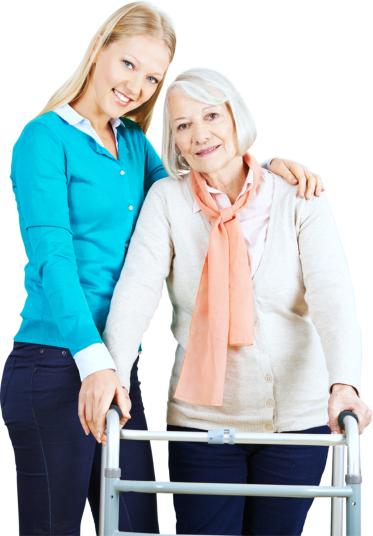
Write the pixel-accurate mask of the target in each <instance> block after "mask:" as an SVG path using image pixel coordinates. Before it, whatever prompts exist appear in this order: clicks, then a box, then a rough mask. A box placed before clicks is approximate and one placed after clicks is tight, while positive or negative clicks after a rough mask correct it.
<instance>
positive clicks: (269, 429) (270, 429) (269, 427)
mask: <svg viewBox="0 0 373 536" xmlns="http://www.w3.org/2000/svg"><path fill="white" fill-rule="evenodd" d="M265 429H266V430H268V432H272V430H273V426H272V424H266V426H265Z"/></svg>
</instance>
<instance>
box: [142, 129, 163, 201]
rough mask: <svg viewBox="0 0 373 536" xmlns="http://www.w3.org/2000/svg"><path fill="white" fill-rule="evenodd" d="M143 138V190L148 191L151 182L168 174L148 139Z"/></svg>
mask: <svg viewBox="0 0 373 536" xmlns="http://www.w3.org/2000/svg"><path fill="white" fill-rule="evenodd" d="M144 138H145V177H144V191H145V193H148V191H149V189H150V187H151V186H152V184H154V183H155V182H156V181H158V180H159V179H164V178H165V177H167V176H168V174H167V171H166V170H165V169H164V167H163V164H162V160H161V159H160V157H159V156H158V154H157V152H156V150H155V149H154V147H153V146H152V144H151V143H150V141H149V140H148V138H147V137H146V136H144Z"/></svg>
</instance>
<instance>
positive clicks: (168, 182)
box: [149, 174, 189, 197]
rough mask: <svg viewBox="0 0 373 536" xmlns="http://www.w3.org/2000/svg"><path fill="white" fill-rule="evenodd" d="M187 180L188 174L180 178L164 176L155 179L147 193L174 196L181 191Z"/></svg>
mask: <svg viewBox="0 0 373 536" xmlns="http://www.w3.org/2000/svg"><path fill="white" fill-rule="evenodd" d="M188 180H189V174H188V175H185V176H184V177H181V178H174V177H165V178H164V179H160V180H158V181H156V182H155V183H154V184H153V185H152V187H151V188H150V190H149V193H150V192H152V193H153V194H157V195H159V196H161V197H168V196H170V195H172V196H174V195H177V194H178V193H182V191H183V189H184V188H185V186H186V183H187V181H188Z"/></svg>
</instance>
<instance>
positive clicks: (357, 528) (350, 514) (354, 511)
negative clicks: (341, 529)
mask: <svg viewBox="0 0 373 536" xmlns="http://www.w3.org/2000/svg"><path fill="white" fill-rule="evenodd" d="M355 422H356V421H355ZM346 431H347V430H346ZM350 486H351V488H352V491H353V493H352V495H351V497H349V498H348V499H347V504H346V536H361V484H350Z"/></svg>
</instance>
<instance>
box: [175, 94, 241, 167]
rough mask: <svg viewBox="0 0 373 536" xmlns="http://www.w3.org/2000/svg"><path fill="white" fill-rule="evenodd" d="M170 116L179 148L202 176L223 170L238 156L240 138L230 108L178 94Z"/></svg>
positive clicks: (190, 164) (225, 105)
mask: <svg viewBox="0 0 373 536" xmlns="http://www.w3.org/2000/svg"><path fill="white" fill-rule="evenodd" d="M169 114H170V122H171V127H172V131H173V134H174V138H175V143H176V146H177V147H178V149H179V151H180V152H181V154H182V156H183V157H184V158H185V160H186V161H187V162H188V164H189V166H190V167H191V168H192V169H194V170H195V171H199V172H200V173H214V172H216V171H219V170H221V169H222V168H224V166H226V165H227V164H228V163H229V162H231V161H232V160H233V159H234V158H235V157H236V156H237V135H236V127H235V124H234V120H233V117H232V113H231V111H230V109H229V107H228V106H227V104H225V103H224V104H214V105H211V104H206V103H203V102H199V101H196V100H194V99H192V98H190V97H188V96H187V95H185V93H183V92H182V91H175V93H173V94H172V95H171V98H170V101H169Z"/></svg>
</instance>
